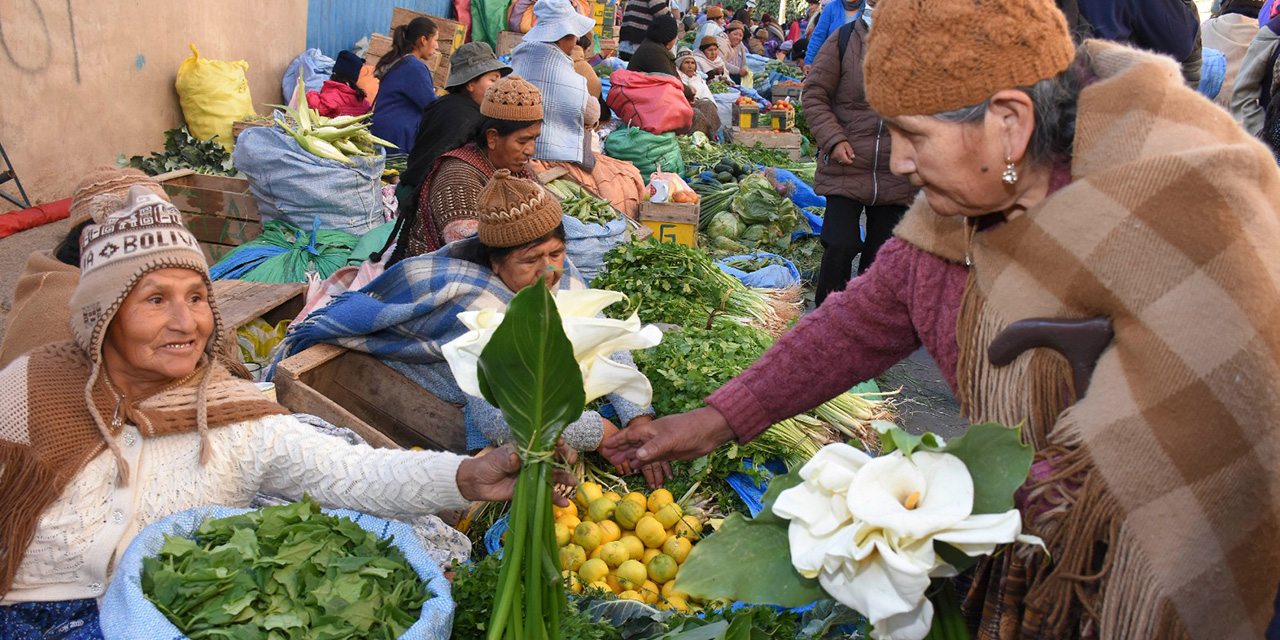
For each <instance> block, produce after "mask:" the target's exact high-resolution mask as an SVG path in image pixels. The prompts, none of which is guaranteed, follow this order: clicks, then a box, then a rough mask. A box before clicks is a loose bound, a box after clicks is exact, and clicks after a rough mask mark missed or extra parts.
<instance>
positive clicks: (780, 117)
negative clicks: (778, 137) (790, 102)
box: [760, 109, 796, 132]
mask: <svg viewBox="0 0 1280 640" xmlns="http://www.w3.org/2000/svg"><path fill="white" fill-rule="evenodd" d="M760 126H762V127H767V128H769V129H772V130H774V131H779V132H782V131H790V130H792V129H794V128H796V112H795V110H794V109H770V110H769V111H766V112H765V113H764V114H763V115H762V116H761V117H760Z"/></svg>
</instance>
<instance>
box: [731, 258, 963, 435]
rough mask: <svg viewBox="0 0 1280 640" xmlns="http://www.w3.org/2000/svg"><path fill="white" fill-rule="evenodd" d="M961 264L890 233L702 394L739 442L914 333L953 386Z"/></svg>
mask: <svg viewBox="0 0 1280 640" xmlns="http://www.w3.org/2000/svg"><path fill="white" fill-rule="evenodd" d="M966 274H967V271H966V269H965V267H963V266H961V265H953V264H951V263H947V262H945V261H943V260H942V259H941V258H938V257H936V256H933V255H930V254H928V253H925V252H924V251H922V250H920V249H917V248H915V247H912V246H910V245H908V244H906V243H904V242H903V241H901V240H899V239H897V238H892V239H890V240H889V241H888V242H886V243H885V245H884V247H883V248H881V249H880V253H879V254H877V255H876V261H875V263H874V264H873V265H872V266H871V269H869V270H868V271H867V273H865V274H863V275H861V276H859V277H857V278H854V279H853V280H851V281H850V282H849V285H848V288H846V289H845V290H844V291H842V292H838V293H835V294H832V295H831V296H830V297H828V298H827V300H826V301H825V302H824V303H823V304H822V306H821V307H819V308H818V309H817V310H816V311H814V312H813V313H810V314H809V315H807V316H805V317H804V318H803V319H802V320H800V322H798V323H796V326H795V327H794V328H792V329H791V330H790V331H788V332H787V333H786V334H785V335H783V336H782V338H780V339H779V340H778V342H777V343H775V344H774V345H773V346H772V347H770V348H769V350H768V351H766V352H765V354H764V355H763V356H761V358H760V360H759V361H757V362H756V363H755V364H753V365H751V366H750V367H749V368H747V370H746V371H743V372H742V374H741V375H739V376H738V377H737V378H734V379H733V380H730V381H729V382H728V383H726V384H725V385H724V386H723V387H721V388H720V389H719V390H717V391H716V392H715V393H713V394H711V396H710V397H708V398H707V399H706V403H707V404H708V405H709V406H712V407H714V408H715V409H716V410H717V411H719V412H720V413H721V414H722V415H723V416H724V417H725V419H726V420H728V422H729V425H730V426H731V427H732V428H733V431H734V433H735V434H737V436H738V440H739V442H743V443H745V442H747V441H748V440H751V439H752V438H754V437H756V436H757V435H759V434H760V433H761V432H763V431H764V430H765V429H768V428H769V426H770V425H772V424H774V423H776V422H778V421H780V420H783V419H786V418H789V417H791V416H794V415H797V414H799V413H802V412H804V411H808V410H810V409H812V408H814V407H816V406H818V405H820V404H822V403H823V402H826V401H827V400H830V399H831V398H834V397H836V396H837V395H840V394H841V393H844V392H845V391H848V390H849V389H850V388H851V387H853V386H854V385H856V384H858V383H859V382H862V381H864V380H869V379H871V378H873V377H875V376H877V375H880V374H881V373H884V372H885V371H886V370H887V369H888V368H889V367H891V366H893V365H894V364H897V363H898V362H899V361H901V360H902V359H903V358H905V357H907V356H909V355H911V353H912V352H913V351H915V350H916V349H918V348H919V347H920V345H921V344H922V340H923V344H925V345H926V346H928V347H929V351H930V353H932V354H933V356H934V358H935V359H936V360H937V361H938V364H939V366H940V367H941V368H942V371H943V372H944V374H945V375H946V377H947V379H948V382H950V383H951V384H952V388H953V389H954V386H955V373H954V371H955V360H956V351H957V348H956V346H955V345H956V339H955V318H956V314H957V313H958V312H959V306H960V298H961V295H962V293H963V288H964V278H965V275H966ZM914 301H919V304H913V302H914Z"/></svg>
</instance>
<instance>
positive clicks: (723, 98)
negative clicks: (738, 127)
mask: <svg viewBox="0 0 1280 640" xmlns="http://www.w3.org/2000/svg"><path fill="white" fill-rule="evenodd" d="M741 95H742V94H741V93H738V92H737V91H726V92H724V93H716V94H712V96H711V99H712V100H713V101H715V103H716V115H719V116H720V130H721V131H724V130H725V129H728V128H729V125H731V124H733V103H734V102H736V101H737V100H738V98H739V97H740V96H741Z"/></svg>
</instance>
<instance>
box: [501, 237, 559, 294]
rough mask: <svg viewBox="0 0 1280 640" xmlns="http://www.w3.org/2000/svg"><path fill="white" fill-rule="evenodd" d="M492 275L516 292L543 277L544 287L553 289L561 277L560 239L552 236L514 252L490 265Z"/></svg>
mask: <svg viewBox="0 0 1280 640" xmlns="http://www.w3.org/2000/svg"><path fill="white" fill-rule="evenodd" d="M492 267H493V272H494V273H496V274H497V275H498V277H499V278H502V282H503V284H505V285H507V288H508V289H511V290H512V291H515V292H519V291H520V290H521V289H523V288H525V287H527V286H529V285H531V284H533V283H535V282H537V281H538V278H540V277H542V276H543V275H546V276H547V286H548V287H550V288H551V289H552V290H554V289H555V288H556V287H557V286H559V285H560V276H562V275H564V240H561V239H559V238H556V237H552V238H550V239H548V240H545V241H543V242H541V243H539V244H536V245H533V246H532V247H525V248H523V249H517V250H515V251H513V252H511V253H509V254H507V255H506V256H505V257H504V258H502V259H501V260H498V261H495V262H494V263H493V264H492Z"/></svg>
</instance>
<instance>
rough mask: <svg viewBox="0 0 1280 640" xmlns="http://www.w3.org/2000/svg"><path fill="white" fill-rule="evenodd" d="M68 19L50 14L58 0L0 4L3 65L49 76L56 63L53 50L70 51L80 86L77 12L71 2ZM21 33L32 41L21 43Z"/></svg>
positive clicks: (0, 37)
mask: <svg viewBox="0 0 1280 640" xmlns="http://www.w3.org/2000/svg"><path fill="white" fill-rule="evenodd" d="M65 2H66V15H65V18H64V17H63V16H62V15H60V13H61V12H50V11H47V10H46V7H47V6H50V5H52V6H57V5H59V4H61V3H59V2H57V0H46V1H44V2H42V1H41V0H15V1H14V2H5V3H3V4H0V55H3V58H0V64H4V63H8V64H10V65H13V67H14V68H15V69H17V70H18V71H20V72H22V73H24V74H27V75H37V74H44V73H47V72H48V71H49V70H50V68H51V67H53V63H54V56H53V52H54V48H55V47H59V48H63V47H65V48H66V49H67V50H69V51H70V52H71V70H72V72H73V73H74V75H75V80H76V84H79V83H80V50H79V48H78V46H77V45H76V22H75V11H74V9H73V8H72V6H71V2H72V0H65ZM42 5H44V6H42ZM18 33H22V34H30V35H31V37H30V39H28V38H22V39H21V41H18V40H19V39H18V37H17V35H18Z"/></svg>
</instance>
